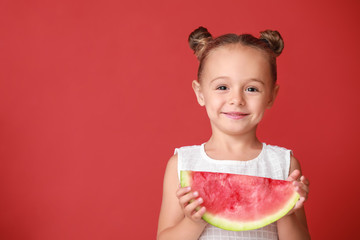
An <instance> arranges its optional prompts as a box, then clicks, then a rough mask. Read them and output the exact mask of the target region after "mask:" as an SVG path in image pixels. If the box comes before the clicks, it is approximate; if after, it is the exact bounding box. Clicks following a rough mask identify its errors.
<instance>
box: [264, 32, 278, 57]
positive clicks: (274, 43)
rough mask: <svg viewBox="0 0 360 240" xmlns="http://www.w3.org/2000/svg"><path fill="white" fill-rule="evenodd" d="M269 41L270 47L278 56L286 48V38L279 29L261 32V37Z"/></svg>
mask: <svg viewBox="0 0 360 240" xmlns="http://www.w3.org/2000/svg"><path fill="white" fill-rule="evenodd" d="M259 39H264V40H266V41H267V42H268V44H269V47H270V49H271V50H272V51H273V52H274V54H275V56H276V57H278V56H279V55H280V54H281V52H282V50H283V49H284V40H283V39H282V37H281V35H280V33H279V32H278V31H273V30H265V31H262V32H260V38H259Z"/></svg>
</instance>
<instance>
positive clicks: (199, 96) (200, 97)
mask: <svg viewBox="0 0 360 240" xmlns="http://www.w3.org/2000/svg"><path fill="white" fill-rule="evenodd" d="M192 88H193V89H194V92H195V95H196V99H197V101H198V103H199V104H200V106H204V105H205V101H204V96H203V94H202V92H201V88H200V83H199V81H198V80H194V81H192Z"/></svg>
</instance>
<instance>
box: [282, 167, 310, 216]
mask: <svg viewBox="0 0 360 240" xmlns="http://www.w3.org/2000/svg"><path fill="white" fill-rule="evenodd" d="M300 174H301V173H300V171H299V170H298V169H295V170H294V171H293V172H292V173H291V174H290V175H289V177H288V178H287V180H288V181H292V182H293V185H294V187H295V190H296V191H297V192H298V193H299V195H300V199H299V201H297V203H296V204H295V206H294V208H293V209H292V210H291V211H290V212H289V213H288V215H290V214H291V213H293V212H295V211H296V210H298V209H300V208H302V207H303V206H304V202H305V201H306V200H307V199H308V195H309V185H310V182H309V180H308V179H307V178H306V177H305V176H301V177H300ZM299 177H300V178H299ZM298 179H299V180H298Z"/></svg>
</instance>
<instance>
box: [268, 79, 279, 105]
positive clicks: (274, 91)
mask: <svg viewBox="0 0 360 240" xmlns="http://www.w3.org/2000/svg"><path fill="white" fill-rule="evenodd" d="M279 88H280V86H279V85H278V84H276V85H275V87H274V89H273V91H272V93H271V96H270V99H269V102H268V105H267V108H271V107H272V106H273V105H274V102H275V99H276V96H277V95H278V92H279Z"/></svg>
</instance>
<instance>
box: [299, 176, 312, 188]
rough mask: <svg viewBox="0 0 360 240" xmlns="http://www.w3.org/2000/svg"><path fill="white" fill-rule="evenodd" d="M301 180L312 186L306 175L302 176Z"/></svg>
mask: <svg viewBox="0 0 360 240" xmlns="http://www.w3.org/2000/svg"><path fill="white" fill-rule="evenodd" d="M300 181H301V182H302V183H304V184H306V185H307V186H310V182H309V180H308V179H307V178H306V177H305V176H301V178H300Z"/></svg>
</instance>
